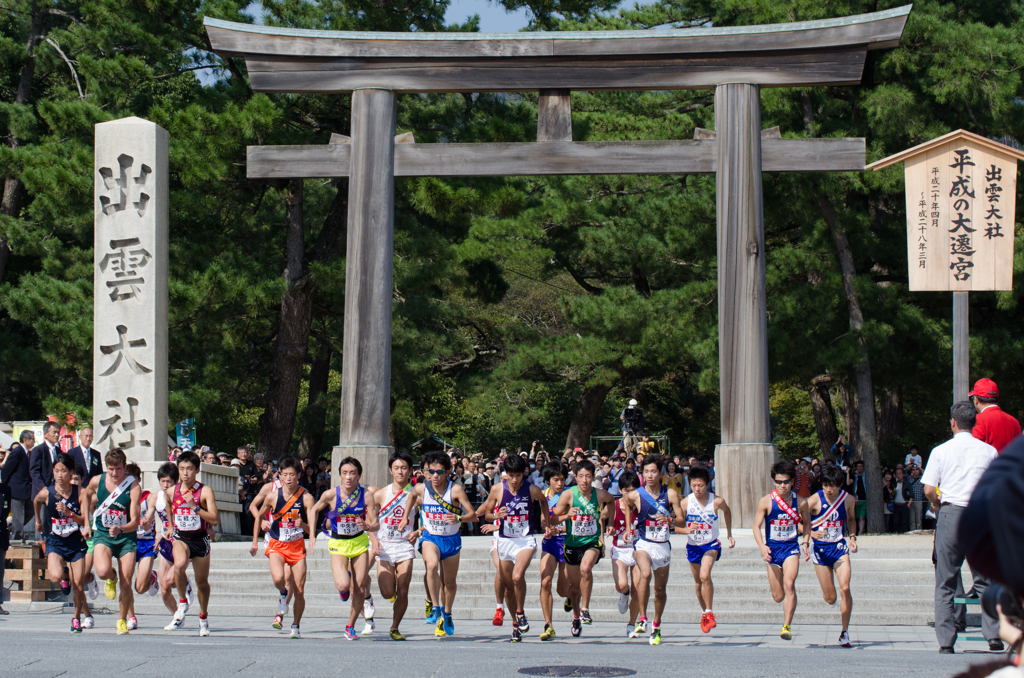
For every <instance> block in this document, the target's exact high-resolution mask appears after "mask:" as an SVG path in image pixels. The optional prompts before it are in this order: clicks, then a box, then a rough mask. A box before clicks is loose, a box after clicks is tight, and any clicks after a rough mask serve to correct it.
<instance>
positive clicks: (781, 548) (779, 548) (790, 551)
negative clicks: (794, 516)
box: [767, 540, 800, 567]
mask: <svg viewBox="0 0 1024 678" xmlns="http://www.w3.org/2000/svg"><path fill="white" fill-rule="evenodd" d="M767 546H768V548H769V549H771V552H772V562H770V563H768V564H769V565H774V566H775V567H782V564H783V563H784V562H786V561H787V560H788V559H790V558H792V557H793V556H797V557H799V556H800V546H799V545H798V544H797V543H796V540H793V541H787V542H783V543H781V544H767Z"/></svg>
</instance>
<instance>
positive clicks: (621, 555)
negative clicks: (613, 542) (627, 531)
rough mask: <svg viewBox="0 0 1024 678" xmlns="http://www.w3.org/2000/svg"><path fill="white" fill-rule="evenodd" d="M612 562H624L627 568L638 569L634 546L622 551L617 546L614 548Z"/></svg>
mask: <svg viewBox="0 0 1024 678" xmlns="http://www.w3.org/2000/svg"><path fill="white" fill-rule="evenodd" d="M612 560H619V561H622V562H623V563H624V564H625V565H626V567H636V551H634V550H633V547H632V546H630V547H628V548H621V549H620V548H618V547H617V546H612Z"/></svg>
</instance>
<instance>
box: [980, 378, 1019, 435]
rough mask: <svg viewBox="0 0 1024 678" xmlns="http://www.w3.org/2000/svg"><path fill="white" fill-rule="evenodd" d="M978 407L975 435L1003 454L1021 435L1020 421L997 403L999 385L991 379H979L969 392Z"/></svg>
mask: <svg viewBox="0 0 1024 678" xmlns="http://www.w3.org/2000/svg"><path fill="white" fill-rule="evenodd" d="M968 395H969V396H970V397H971V399H972V400H973V401H974V406H975V407H976V408H977V409H978V423H977V424H975V426H974V431H972V433H974V437H975V438H977V439H978V440H981V441H984V442H986V443H988V444H989V445H991V446H992V447H994V448H996V451H997V452H999V453H1000V454H1002V451H1003V448H1004V447H1006V446H1007V445H1008V444H1009V442H1010V441H1011V440H1013V439H1014V438H1016V437H1017V436H1019V435H1020V422H1019V421H1017V420H1016V419H1014V418H1013V417H1012V416H1011V415H1009V414H1007V413H1006V412H1003V411H1002V409H1000V408H999V405H997V404H996V400H997V399H998V398H999V387H998V386H996V382H994V381H992V380H991V379H979V380H978V381H977V383H975V384H974V390H973V391H971V392H970V393H969V394H968Z"/></svg>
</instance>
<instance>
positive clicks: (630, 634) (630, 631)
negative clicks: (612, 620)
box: [626, 624, 633, 638]
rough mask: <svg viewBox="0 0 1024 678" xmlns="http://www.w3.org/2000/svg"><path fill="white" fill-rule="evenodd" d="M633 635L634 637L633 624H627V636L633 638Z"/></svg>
mask: <svg viewBox="0 0 1024 678" xmlns="http://www.w3.org/2000/svg"><path fill="white" fill-rule="evenodd" d="M632 637H633V625H632V624H626V638H632Z"/></svg>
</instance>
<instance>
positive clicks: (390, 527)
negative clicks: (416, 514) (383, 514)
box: [379, 518, 407, 541]
mask: <svg viewBox="0 0 1024 678" xmlns="http://www.w3.org/2000/svg"><path fill="white" fill-rule="evenodd" d="M401 522H402V519H401V518H385V519H384V520H383V522H382V523H381V527H382V528H383V530H382V532H381V534H380V537H379V539H380V540H381V541H404V540H405V537H406V536H407V535H406V534H405V532H406V531H405V530H401V529H399V527H398V526H399V524H400V523H401Z"/></svg>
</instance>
